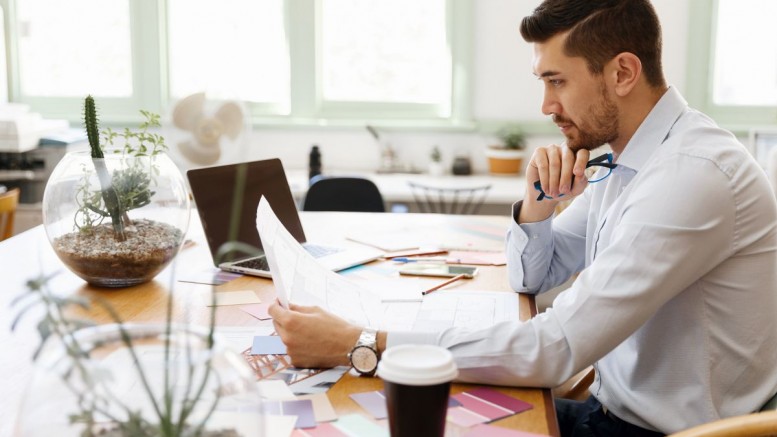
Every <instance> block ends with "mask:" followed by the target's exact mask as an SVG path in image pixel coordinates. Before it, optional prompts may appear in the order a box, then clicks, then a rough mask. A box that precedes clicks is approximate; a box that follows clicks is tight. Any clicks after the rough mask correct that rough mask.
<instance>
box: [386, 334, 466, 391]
mask: <svg viewBox="0 0 777 437" xmlns="http://www.w3.org/2000/svg"><path fill="white" fill-rule="evenodd" d="M378 376H379V377H380V378H381V379H384V380H386V381H389V382H393V383H395V384H403V385H436V384H442V383H444V382H449V381H452V380H454V379H455V378H456V377H457V376H459V370H458V369H457V368H456V363H455V362H454V361H453V355H452V354H451V353H450V351H448V349H445V348H443V347H440V346H431V345H417V344H404V345H400V346H395V347H392V348H390V349H387V350H386V351H385V352H383V356H382V357H381V359H380V363H378Z"/></svg>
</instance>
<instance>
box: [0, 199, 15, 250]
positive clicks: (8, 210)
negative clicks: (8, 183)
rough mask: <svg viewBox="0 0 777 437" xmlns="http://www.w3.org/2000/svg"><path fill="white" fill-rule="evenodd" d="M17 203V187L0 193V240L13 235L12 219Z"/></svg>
mask: <svg viewBox="0 0 777 437" xmlns="http://www.w3.org/2000/svg"><path fill="white" fill-rule="evenodd" d="M18 204H19V189H18V188H14V189H13V190H11V191H7V192H5V193H3V194H0V241H3V240H5V239H6V238H10V237H11V236H12V235H13V219H14V216H15V215H16V206H17V205H18Z"/></svg>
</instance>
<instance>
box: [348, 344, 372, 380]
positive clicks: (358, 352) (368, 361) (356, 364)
mask: <svg viewBox="0 0 777 437" xmlns="http://www.w3.org/2000/svg"><path fill="white" fill-rule="evenodd" d="M351 365H353V368H354V369H356V370H357V371H359V372H360V373H371V372H373V371H375V368H376V367H378V354H376V353H375V351H374V350H372V349H371V348H369V347H367V346H358V347H356V348H355V349H354V350H353V352H351Z"/></svg>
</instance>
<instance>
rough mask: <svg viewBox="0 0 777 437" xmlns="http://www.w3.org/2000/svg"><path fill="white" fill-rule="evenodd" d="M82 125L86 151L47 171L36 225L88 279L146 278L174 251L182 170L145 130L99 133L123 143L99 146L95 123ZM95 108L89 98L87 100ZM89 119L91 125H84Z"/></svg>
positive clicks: (123, 281)
mask: <svg viewBox="0 0 777 437" xmlns="http://www.w3.org/2000/svg"><path fill="white" fill-rule="evenodd" d="M89 99H91V97H88V98H87V104H86V105H85V106H86V110H85V114H86V122H87V123H86V125H87V133H88V134H89V142H90V146H91V150H90V151H83V152H80V151H79V152H70V153H68V154H66V155H65V157H64V158H63V159H62V160H61V161H60V162H59V164H58V165H57V167H56V168H55V169H54V171H53V172H52V174H51V176H50V178H49V181H48V183H47V184H46V189H45V191H44V195H43V223H44V227H45V229H46V234H47V235H48V239H49V241H50V242H51V245H52V247H53V248H54V251H55V252H56V253H57V256H59V258H60V259H61V260H62V262H63V263H64V264H65V265H66V266H67V267H68V268H69V269H70V270H72V271H73V272H74V273H75V274H77V275H78V276H80V277H81V278H83V279H84V280H86V281H87V282H89V283H90V284H92V285H96V286H102V287H126V286H131V285H135V284H140V283H143V282H146V281H149V280H151V279H152V278H153V277H154V276H156V275H157V274H158V273H159V272H160V271H161V270H162V269H163V268H164V267H165V266H167V264H168V263H170V261H171V260H172V259H173V258H174V257H175V255H176V254H177V253H178V251H179V250H180V248H181V245H182V243H183V241H184V235H185V234H186V231H187V228H188V225H189V210H190V203H189V196H188V194H187V190H186V185H185V183H184V180H183V176H182V175H181V172H180V171H179V170H178V168H177V167H176V166H175V164H173V162H172V160H170V158H169V157H168V156H167V155H166V154H165V153H164V150H165V149H166V147H165V145H164V139H163V138H162V137H161V136H159V135H158V134H153V133H150V132H149V131H148V128H149V127H153V126H158V124H159V120H158V116H156V115H155V114H150V113H147V112H144V111H141V112H142V113H143V114H144V116H146V117H147V120H146V122H145V123H143V124H142V125H141V130H140V131H139V132H132V131H130V130H125V132H124V133H123V134H121V135H119V134H117V133H115V132H113V131H111V130H110V129H108V130H106V131H104V132H103V135H104V139H105V142H106V144H108V145H112V144H113V142H114V140H115V139H116V137H123V138H124V140H125V145H124V147H123V148H116V149H106V150H103V149H102V147H101V146H100V140H99V136H98V135H99V134H98V131H97V125H96V113H94V112H91V113H92V114H93V115H94V120H92V123H90V120H89V116H90V109H89V106H90V103H89ZM91 111H94V101H93V100H92V101H91ZM90 125H91V127H90Z"/></svg>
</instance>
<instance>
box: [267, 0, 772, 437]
mask: <svg viewBox="0 0 777 437" xmlns="http://www.w3.org/2000/svg"><path fill="white" fill-rule="evenodd" d="M521 33H522V35H523V37H524V39H526V40H527V41H528V42H531V43H533V44H534V64H533V69H534V73H535V74H536V75H537V77H538V78H539V79H540V80H541V81H542V83H543V85H544V88H545V96H544V100H543V103H542V111H543V113H545V114H547V115H550V116H551V117H552V118H553V121H554V122H555V123H556V124H557V125H558V126H559V128H560V129H561V132H562V133H563V134H564V136H565V137H566V143H565V144H562V145H560V146H557V145H551V146H548V147H541V148H539V149H537V150H536V152H535V153H534V155H533V156H532V158H531V161H530V163H529V165H528V167H527V171H526V178H527V182H528V183H527V189H526V194H525V197H524V200H523V201H521V202H518V203H517V204H516V205H515V206H514V209H513V217H514V218H515V223H513V224H512V225H511V228H510V230H509V233H508V237H507V254H508V260H509V271H510V283H511V286H512V287H513V288H514V289H515V290H516V291H519V292H526V293H539V292H542V291H545V290H548V289H550V288H552V287H554V286H556V285H559V284H561V283H563V282H564V281H566V280H567V279H568V278H569V277H571V276H572V275H574V274H575V273H578V272H579V273H580V274H579V276H578V277H577V279H576V280H575V281H574V283H573V284H572V286H571V287H570V289H568V290H566V291H565V292H563V293H562V294H561V295H559V297H558V298H557V299H556V301H555V302H554V305H553V308H551V309H549V310H547V311H546V312H545V313H543V314H540V315H539V316H537V317H535V318H534V319H532V320H530V321H528V322H526V323H502V324H498V325H496V326H493V327H491V328H488V329H483V330H480V331H474V332H465V331H462V330H460V329H449V330H446V331H444V332H440V333H434V334H413V333H400V332H392V333H388V334H387V333H384V332H380V333H378V334H377V347H378V349H379V350H380V351H382V350H384V349H385V348H386V347H387V346H388V347H391V346H393V345H397V344H401V343H433V344H438V345H441V346H444V347H447V348H448V349H450V350H451V352H452V353H453V354H454V357H455V358H456V363H457V365H458V366H459V369H460V371H461V379H462V380H464V381H473V382H483V383H495V384H510V385H518V386H544V387H553V386H556V385H558V384H560V383H561V382H563V381H564V380H565V379H567V378H569V377H571V376H572V375H574V374H575V373H576V372H578V371H579V370H581V369H583V368H585V367H586V366H588V365H591V364H593V365H594V367H595V369H596V371H597V372H596V373H597V377H596V380H595V381H594V384H593V385H592V386H591V393H592V397H591V398H589V400H588V401H586V402H585V403H572V402H569V401H567V402H564V401H559V402H557V408H558V416H559V423H560V426H561V428H562V434H563V435H660V434H663V433H670V432H675V431H678V430H681V429H684V428H688V427H690V426H694V425H697V424H700V423H703V422H708V421H711V420H715V419H718V418H721V417H727V416H733V415H739V414H745V413H748V412H752V411H755V410H757V409H758V408H759V406H760V405H762V404H763V403H764V402H765V401H766V400H767V399H769V398H770V397H771V396H772V395H773V394H774V393H775V391H777V366H775V364H776V363H777V347H775V345H777V323H776V322H775V321H774V319H775V317H774V314H777V269H775V266H776V265H777V205H776V204H775V199H774V195H773V193H772V191H771V189H770V187H769V186H768V182H767V180H766V178H765V176H764V174H763V171H762V170H761V169H760V168H759V167H758V165H757V164H756V163H755V162H754V160H753V159H752V158H751V157H750V156H749V155H748V153H747V151H746V150H745V149H744V147H742V145H741V144H739V143H738V142H737V140H736V138H735V137H734V136H733V135H731V134H730V133H728V132H726V131H724V130H722V129H720V128H718V127H717V126H716V125H715V124H714V122H712V121H711V120H710V119H709V118H707V117H706V116H704V115H703V114H700V113H699V112H696V111H694V110H692V109H690V108H688V106H687V104H686V102H685V101H684V100H683V98H682V97H681V96H680V95H679V93H678V92H677V90H675V89H674V88H671V87H668V86H667V85H666V83H665V80H664V77H663V72H662V68H661V31H660V25H659V22H658V19H657V17H656V14H655V11H654V10H653V7H652V5H651V4H650V3H649V1H648V0H609V1H592V0H546V1H544V2H543V3H542V4H541V5H540V6H539V7H538V8H537V9H536V10H535V11H534V13H533V14H532V15H531V16H529V17H526V18H524V20H523V22H522V25H521ZM605 143H606V144H609V146H610V148H611V149H612V153H613V156H614V163H615V164H616V165H615V168H614V169H612V173H611V174H610V175H609V176H608V177H607V178H606V179H603V180H601V181H600V182H598V183H596V184H590V186H589V183H588V180H587V179H586V175H585V173H584V170H585V166H586V163H587V161H588V160H589V158H590V154H589V152H590V151H591V150H594V149H597V148H599V147H600V146H602V145H603V144H605ZM609 170H610V169H604V170H601V171H600V173H599V174H598V175H599V176H596V178H599V177H601V176H603V175H604V174H607V172H608V171H609ZM535 180H538V181H540V184H539V185H540V188H541V191H540V190H538V189H536V188H535V187H534V184H533V182H534V181H535ZM572 198H574V201H573V202H572V203H571V205H570V206H569V207H568V208H566V210H565V211H564V212H563V213H562V214H560V215H559V216H558V217H557V218H556V219H555V220H552V217H553V211H554V208H555V207H556V205H557V203H558V202H559V200H566V199H572ZM271 314H272V315H273V317H274V323H275V326H276V329H277V330H278V332H279V334H280V335H281V337H282V339H283V341H284V342H286V343H287V346H288V350H289V353H290V354H291V356H292V359H293V360H294V362H295V363H297V364H299V365H303V366H332V365H336V364H344V363H347V362H348V360H347V359H346V357H345V356H346V354H348V353H349V352H350V350H351V349H352V348H354V345H356V344H357V343H363V342H364V339H365V338H368V339H369V338H370V337H371V333H370V332H369V331H368V330H365V332H362V329H361V328H359V327H355V326H352V325H350V324H348V323H346V322H344V321H342V320H340V319H337V318H336V317H334V316H332V315H330V314H327V313H325V312H322V311H321V310H319V309H316V308H307V307H295V306H292V308H291V310H290V311H288V310H284V309H282V308H280V307H278V306H277V305H276V306H274V307H273V308H271ZM360 336H361V337H360ZM360 338H361V340H360Z"/></svg>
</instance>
